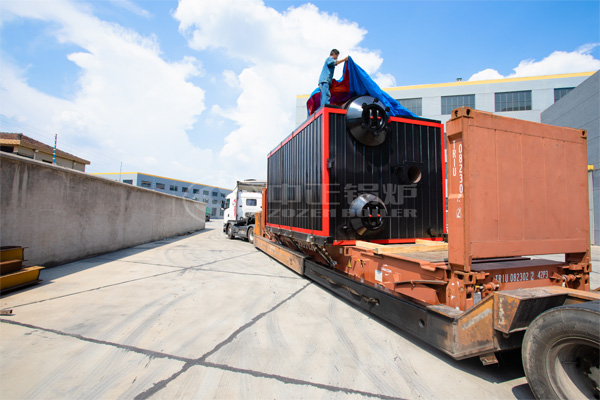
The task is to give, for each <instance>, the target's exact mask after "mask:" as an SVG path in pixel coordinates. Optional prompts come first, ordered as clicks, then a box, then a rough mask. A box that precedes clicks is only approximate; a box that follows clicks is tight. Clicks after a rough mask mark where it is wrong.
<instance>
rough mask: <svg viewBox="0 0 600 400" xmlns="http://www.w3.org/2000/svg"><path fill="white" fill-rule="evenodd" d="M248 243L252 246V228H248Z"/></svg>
mask: <svg viewBox="0 0 600 400" xmlns="http://www.w3.org/2000/svg"><path fill="white" fill-rule="evenodd" d="M248 243H250V244H254V228H252V227H250V228H248Z"/></svg>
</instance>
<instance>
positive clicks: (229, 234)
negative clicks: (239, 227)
mask: <svg viewBox="0 0 600 400" xmlns="http://www.w3.org/2000/svg"><path fill="white" fill-rule="evenodd" d="M226 233H227V237H228V238H229V239H233V225H231V224H227V231H226Z"/></svg>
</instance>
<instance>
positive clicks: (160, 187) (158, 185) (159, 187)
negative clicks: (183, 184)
mask: <svg viewBox="0 0 600 400" xmlns="http://www.w3.org/2000/svg"><path fill="white" fill-rule="evenodd" d="M156 188H157V189H162V190H165V184H164V183H157V184H156Z"/></svg>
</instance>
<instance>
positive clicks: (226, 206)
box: [224, 199, 229, 208]
mask: <svg viewBox="0 0 600 400" xmlns="http://www.w3.org/2000/svg"><path fill="white" fill-rule="evenodd" d="M224 208H229V199H227V200H225V207H224Z"/></svg>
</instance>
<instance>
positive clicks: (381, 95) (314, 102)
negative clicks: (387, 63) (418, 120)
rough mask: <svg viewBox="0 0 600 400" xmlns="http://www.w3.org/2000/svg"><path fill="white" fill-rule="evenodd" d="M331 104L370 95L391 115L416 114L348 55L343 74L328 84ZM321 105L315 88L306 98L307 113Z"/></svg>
mask: <svg viewBox="0 0 600 400" xmlns="http://www.w3.org/2000/svg"><path fill="white" fill-rule="evenodd" d="M330 92H331V100H330V101H331V104H334V105H343V104H344V103H345V102H346V101H348V100H349V99H351V98H353V97H356V96H372V97H376V98H378V99H379V101H380V102H381V103H382V104H383V105H384V107H389V108H390V112H389V114H390V115H391V116H411V117H417V115H415V114H413V113H412V112H410V111H409V110H408V109H406V108H404V107H403V106H402V105H401V104H400V103H399V102H398V101H397V100H396V99H394V98H393V97H391V96H390V95H389V94H387V93H386V92H384V91H383V90H381V88H380V87H379V86H378V85H377V84H376V83H375V81H373V79H371V77H370V76H369V74H367V73H366V72H365V71H364V70H363V69H362V68H361V67H360V66H358V64H356V63H355V62H354V60H352V57H348V61H346V62H345V64H344V74H343V75H342V79H340V80H339V81H336V80H335V79H334V80H333V81H332V82H331V85H330ZM320 105H321V92H320V91H319V89H318V88H317V89H316V90H315V91H314V92H313V93H312V94H311V97H310V98H309V99H308V102H307V104H306V106H307V108H308V112H309V114H311V115H312V114H313V113H314V112H315V111H316V110H317V109H318V108H319V106H320Z"/></svg>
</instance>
